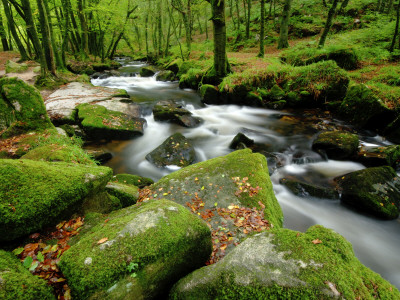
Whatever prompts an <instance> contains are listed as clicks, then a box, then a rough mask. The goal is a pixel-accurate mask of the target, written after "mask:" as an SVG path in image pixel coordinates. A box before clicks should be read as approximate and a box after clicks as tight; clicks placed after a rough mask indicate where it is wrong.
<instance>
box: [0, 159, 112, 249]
mask: <svg viewBox="0 0 400 300" xmlns="http://www.w3.org/2000/svg"><path fill="white" fill-rule="evenodd" d="M111 176H112V170H111V169H110V168H107V167H97V166H88V165H76V164H68V163H61V162H59V163H48V162H40V161H33V160H9V159H3V160H0V177H1V178H2V180H1V181H0V242H1V241H10V240H14V239H16V238H19V237H22V236H24V235H27V234H29V233H32V232H34V231H38V230H40V229H42V228H44V227H46V226H49V225H54V224H55V223H57V222H59V221H61V220H63V219H64V218H67V217H69V216H70V215H72V214H73V213H74V212H77V211H79V210H80V207H81V206H82V204H83V202H84V199H85V198H86V197H88V196H90V195H91V194H96V193H97V192H99V191H102V190H103V189H104V187H105V185H106V184H107V182H108V181H109V180H110V179H111Z"/></svg>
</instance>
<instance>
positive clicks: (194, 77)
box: [179, 68, 204, 90]
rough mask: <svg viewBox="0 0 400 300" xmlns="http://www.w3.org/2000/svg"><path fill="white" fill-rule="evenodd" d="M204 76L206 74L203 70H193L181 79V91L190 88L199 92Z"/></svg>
mask: <svg viewBox="0 0 400 300" xmlns="http://www.w3.org/2000/svg"><path fill="white" fill-rule="evenodd" d="M203 75H204V72H203V71H202V70H201V69H195V68H191V69H189V70H188V71H187V72H186V73H185V74H182V76H181V77H180V80H179V87H180V88H181V89H185V88H190V89H194V90H197V89H198V87H199V84H200V82H201V80H202V78H203Z"/></svg>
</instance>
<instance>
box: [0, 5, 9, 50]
mask: <svg viewBox="0 0 400 300" xmlns="http://www.w3.org/2000/svg"><path fill="white" fill-rule="evenodd" d="M0 6H1V2H0ZM0 38H1V44H2V46H3V51H9V50H10V48H9V46H8V40H7V34H6V30H5V28H4V24H3V16H2V14H1V12H0Z"/></svg>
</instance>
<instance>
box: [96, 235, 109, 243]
mask: <svg viewBox="0 0 400 300" xmlns="http://www.w3.org/2000/svg"><path fill="white" fill-rule="evenodd" d="M107 241H108V238H106V237H105V238H102V239H101V240H99V241H97V245H100V244H103V243H105V242H107Z"/></svg>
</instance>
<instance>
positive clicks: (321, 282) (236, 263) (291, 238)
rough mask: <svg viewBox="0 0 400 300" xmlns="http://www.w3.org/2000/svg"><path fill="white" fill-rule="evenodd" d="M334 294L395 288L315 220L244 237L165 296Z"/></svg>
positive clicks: (384, 295) (375, 294) (374, 293)
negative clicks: (299, 226) (298, 227)
mask: <svg viewBox="0 0 400 300" xmlns="http://www.w3.org/2000/svg"><path fill="white" fill-rule="evenodd" d="M243 256H245V257H246V259H243ZM335 295H336V297H335ZM337 297H340V298H343V299H376V298H378V299H397V298H398V297H400V293H399V291H398V290H397V289H396V288H395V287H394V286H393V285H391V284H390V283H389V282H387V281H385V280H384V279H382V278H381V277H380V276H379V275H378V274H376V273H374V272H373V271H371V270H370V269H368V268H367V267H365V266H364V265H362V264H361V263H360V261H359V260H358V259H357V258H356V257H355V256H354V253H353V250H352V246H351V244H350V243H349V242H348V241H346V240H345V239H344V238H343V237H342V236H340V235H339V234H337V233H336V232H334V231H332V230H330V229H326V228H324V227H322V226H319V225H316V226H312V227H310V228H309V229H308V230H307V231H306V232H305V233H301V232H297V231H292V230H288V229H274V230H272V231H267V232H263V233H261V234H257V235H255V236H253V237H249V238H248V239H247V240H245V241H244V242H243V243H242V244H240V245H239V246H237V247H236V248H235V250H233V251H232V252H230V253H229V254H228V255H227V256H226V257H225V258H224V259H223V260H221V261H219V262H218V263H216V264H215V265H211V266H207V267H204V268H201V269H199V270H196V271H195V272H193V273H191V274H190V275H188V276H187V277H185V278H184V279H182V280H180V281H179V282H178V283H177V284H176V285H175V286H174V288H173V289H172V291H171V294H170V298H171V299H332V298H337Z"/></svg>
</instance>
